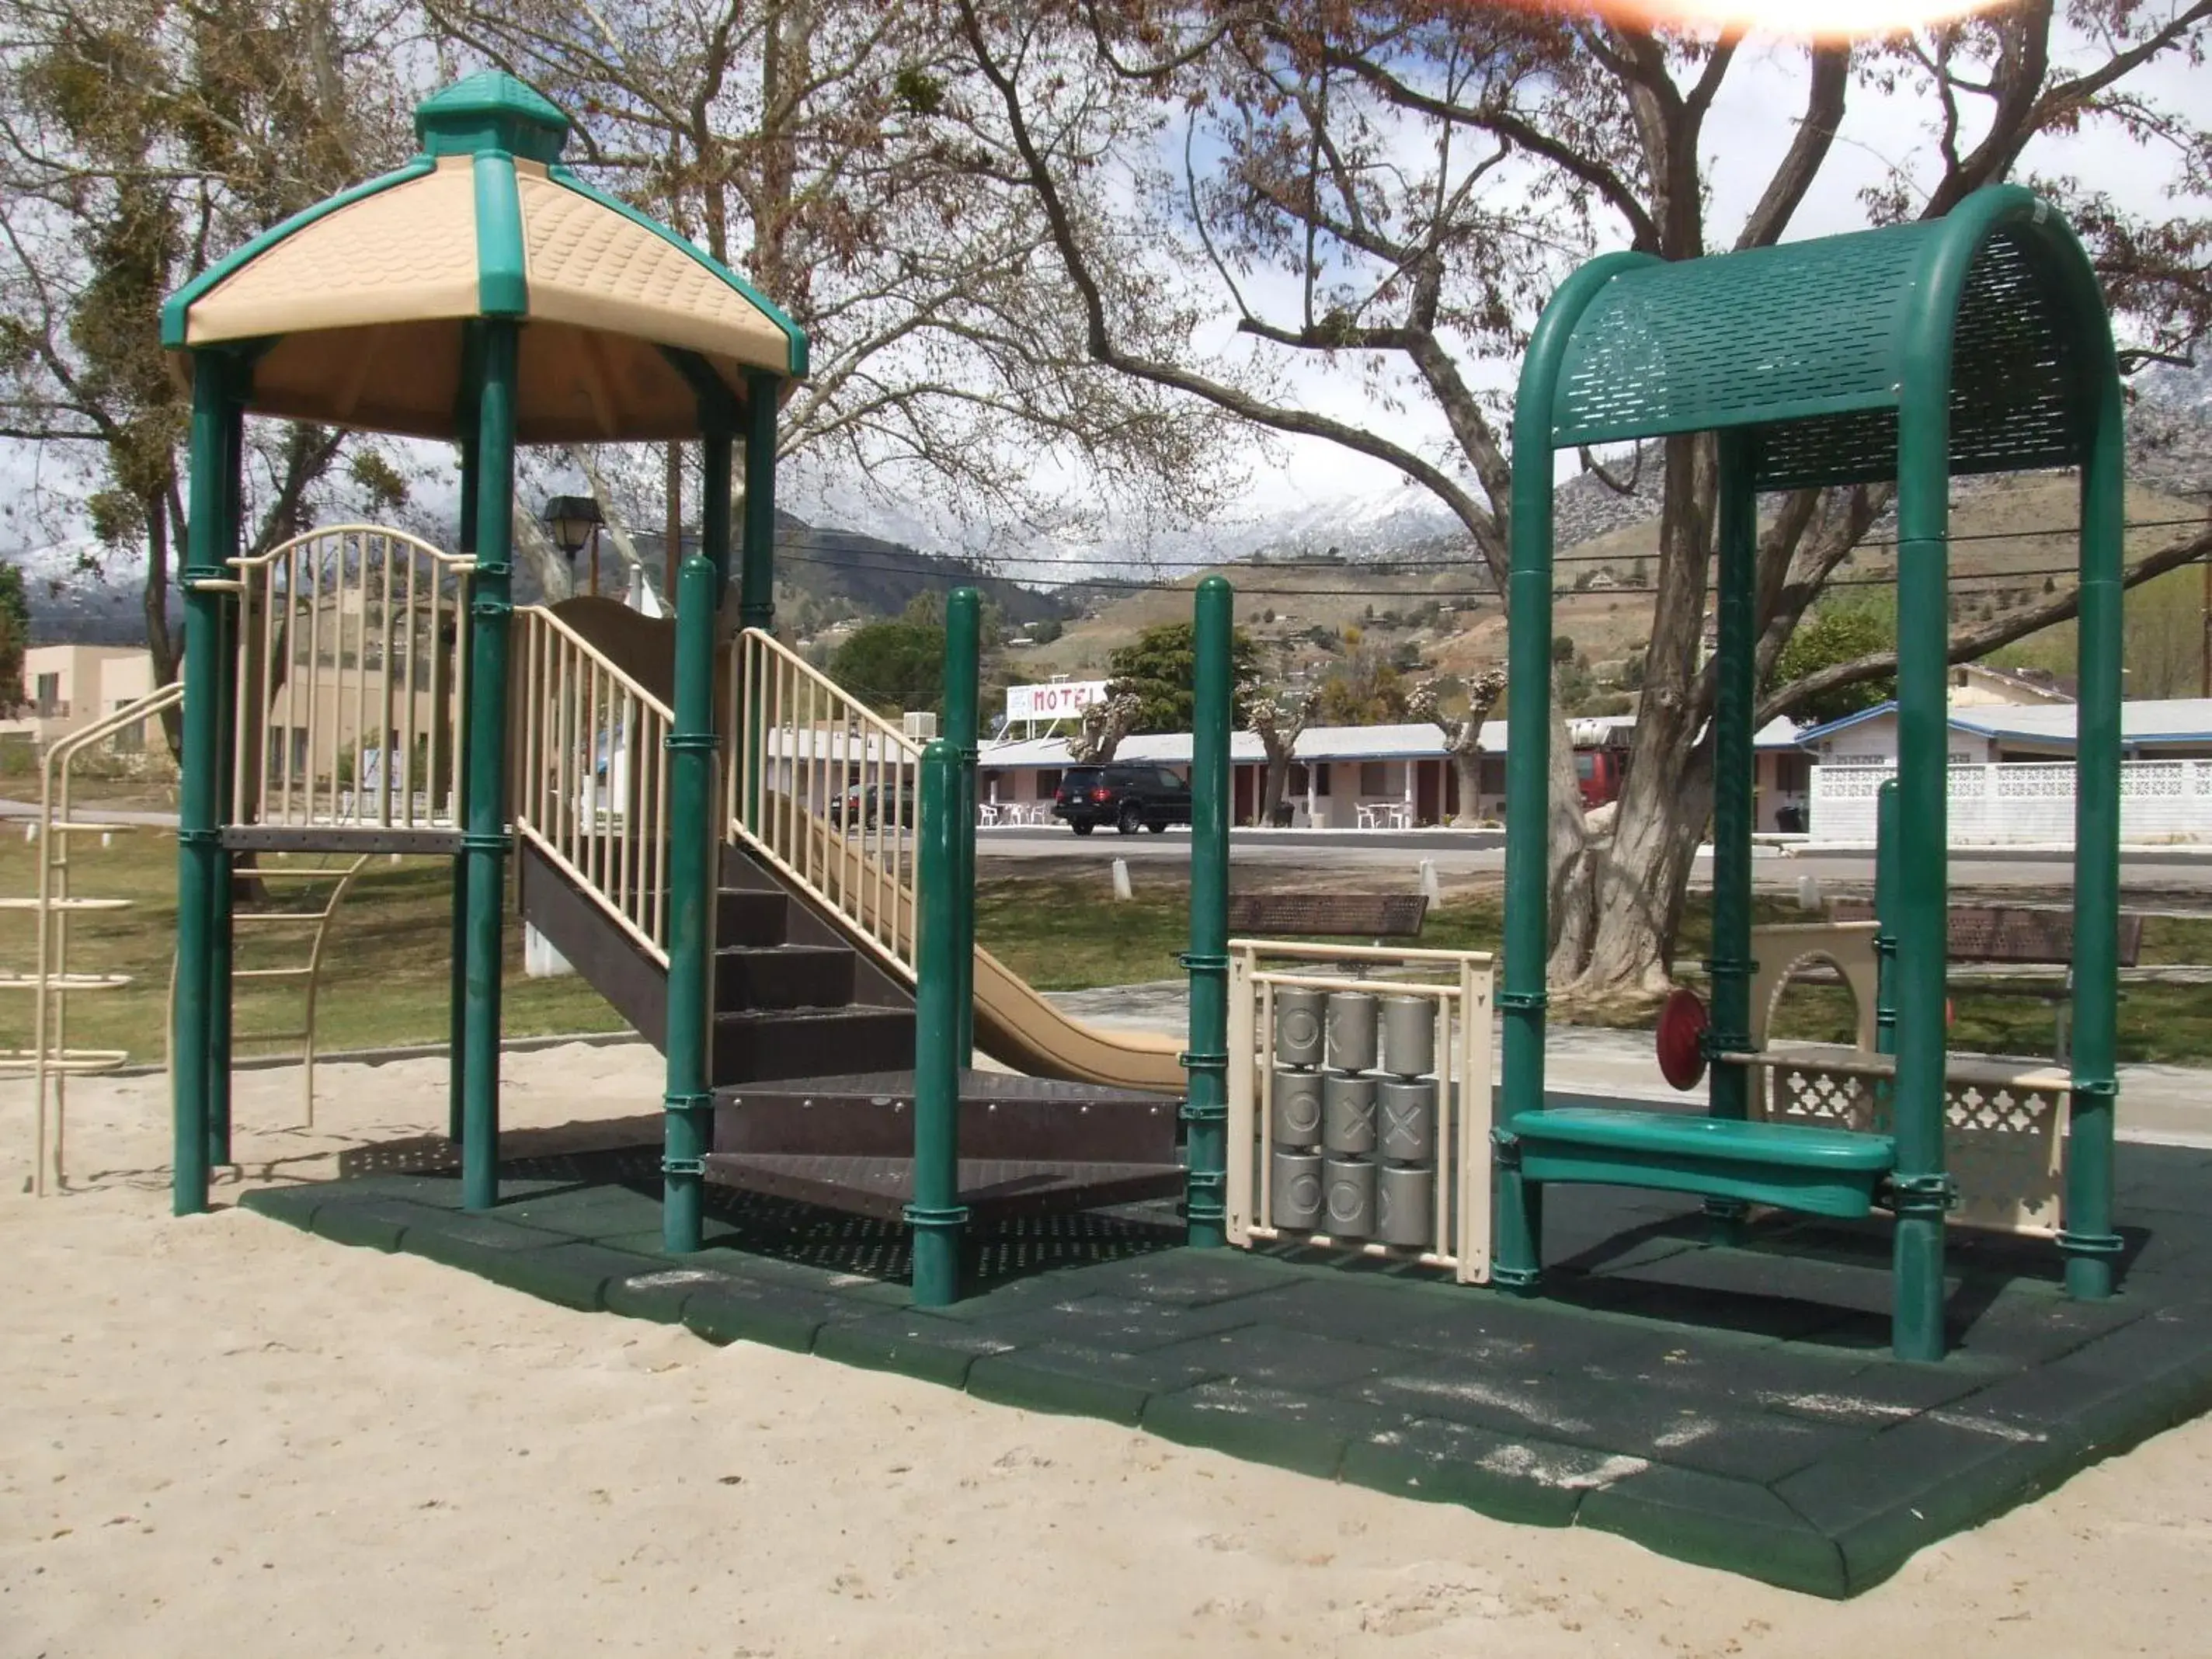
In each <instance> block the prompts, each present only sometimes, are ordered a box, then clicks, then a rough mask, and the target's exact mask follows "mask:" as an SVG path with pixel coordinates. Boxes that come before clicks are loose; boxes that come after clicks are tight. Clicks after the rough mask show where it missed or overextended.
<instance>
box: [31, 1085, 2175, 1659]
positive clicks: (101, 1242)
mask: <svg viewBox="0 0 2212 1659" xmlns="http://www.w3.org/2000/svg"><path fill="white" fill-rule="evenodd" d="M657 1065H658V1061H657V1059H656V1058H655V1057H654V1056H653V1055H652V1054H650V1052H649V1051H647V1050H645V1049H643V1048H637V1047H626V1048H586V1047H583V1046H580V1045H578V1046H572V1047H567V1048H556V1049H551V1050H546V1051H543V1052H540V1053H538V1054H528V1055H519V1056H514V1057H512V1058H511V1059H510V1060H509V1063H508V1078H509V1085H508V1091H507V1121H508V1123H509V1125H510V1126H512V1127H516V1128H536V1129H550V1128H552V1127H555V1126H562V1125H572V1124H574V1125H580V1126H581V1127H578V1128H576V1129H574V1130H572V1131H570V1132H569V1133H576V1134H588V1133H591V1127H590V1126H591V1124H592V1121H593V1120H599V1121H605V1120H607V1119H609V1118H612V1117H616V1116H623V1115H633V1114H635V1113H636V1112H637V1111H638V1110H639V1109H640V1108H641V1106H647V1105H649V1103H651V1102H652V1101H653V1098H654V1097H655V1096H656V1095H657V1093H658V1089H659V1081H658V1077H657V1075H656V1070H655V1068H656V1067H657ZM443 1088H444V1082H443V1073H442V1067H441V1063H439V1062H435V1061H406V1062H400V1063H396V1064H392V1065H388V1066H380V1067H373V1068H372V1067H368V1066H326V1067H325V1069H324V1073H323V1089H322V1103H321V1109H320V1112H319V1119H320V1121H319V1127H318V1128H317V1129H316V1130H314V1131H313V1132H309V1131H305V1130H300V1129H296V1128H286V1127H283V1126H284V1125H287V1124H290V1123H295V1122H296V1121H297V1118H298V1099H297V1078H296V1074H294V1073H283V1072H261V1073H247V1074H244V1075H243V1076H242V1077H241V1079H240V1091H239V1108H238V1115H239V1119H240V1124H241V1126H242V1127H241V1131H240V1135H239V1149H240V1153H241V1156H243V1157H244V1158H246V1164H245V1167H244V1169H243V1170H242V1172H240V1173H239V1174H238V1175H235V1176H231V1177H230V1178H228V1179H227V1180H226V1181H225V1182H223V1183H222V1185H221V1186H220V1187H219V1188H218V1199H219V1200H220V1201H221V1203H222V1206H223V1207H222V1208H221V1209H219V1210H218V1211H217V1212H216V1213H214V1214H212V1215H209V1216H206V1217H203V1218H195V1219H191V1220H188V1221H173V1220H171V1219H169V1218H168V1217H167V1194H166V1191H165V1188H164V1186H163V1182H164V1180H165V1173H166V1172H165V1170H163V1168H162V1165H163V1164H164V1161H165V1158H166V1151H165V1145H166V1136H167V1130H166V1116H167V1092H166V1085H165V1083H164V1080H163V1079H159V1078H146V1079H102V1080H94V1081H87V1082H83V1083H81V1084H80V1085H78V1086H77V1088H76V1090H75V1091H73V1097H72V1101H71V1107H72V1117H71V1121H70V1145H71V1153H70V1167H71V1170H72V1174H73V1176H74V1178H75V1182H76V1188H75V1189H74V1190H72V1191H70V1193H68V1194H65V1195H63V1196H60V1197H57V1198H49V1199H46V1200H34V1199H33V1198H32V1197H30V1196H29V1195H28V1194H27V1191H26V1188H27V1184H28V1176H29V1171H30V1156H29V1149H30V1145H31V1122H30V1117H31V1109H30V1099H31V1096H30V1089H29V1086H28V1085H27V1084H21V1083H15V1082H12V1081H11V1082H8V1083H4V1084H0V1188H4V1193H0V1260H4V1261H6V1262H7V1263H8V1266H9V1273H8V1281H7V1282H8V1291H7V1295H6V1299H5V1309H6V1313H5V1322H4V1326H5V1328H4V1338H0V1656H8V1659H13V1656H18V1655H21V1656H30V1655H45V1656H51V1659H64V1656H86V1655H109V1654H113V1655H131V1656H197V1655H202V1654H208V1655H214V1654H222V1655H225V1656H239V1659H254V1656H261V1655H270V1656H275V1655H283V1656H287V1659H289V1656H293V1655H296V1654H301V1653H308V1652H312V1653H316V1654H319V1655H320V1654H371V1653H377V1654H394V1655H405V1656H410V1659H428V1656H437V1655H448V1654H451V1655H471V1656H473V1655H483V1654H492V1653H499V1654H510V1655H524V1656H535V1655H548V1656H568V1655H580V1654H597V1653H603V1652H604V1653H621V1652H633V1651H635V1652H641V1653H645V1652H649V1653H652V1654H653V1655H655V1656H657V1659H678V1656H690V1655H702V1656H708V1655H711V1656H717V1659H734V1656H739V1655H775V1656H792V1655H805V1654H817V1653H832V1652H860V1651H870V1652H878V1653H898V1654H904V1655H934V1654H945V1655H956V1654H957V1655H963V1656H964V1655H972V1654H1025V1655H1027V1654H1045V1653H1078V1652H1080V1653H1091V1654H1137V1655H1142V1654H1154V1653H1159V1654H1167V1653H1184V1652H1200V1651H1203V1652H1206V1653H1209V1654H1244V1653H1282V1654H1295V1655H1299V1656H1307V1655H1337V1654H1370V1653H1371V1654H1383V1655H1391V1656H1399V1655H1402V1656H1407V1659H1415V1656H1429V1655H1452V1656H1463V1655H1468V1654H1473V1653H1485V1654H1492V1655H1503V1656H1512V1659H1547V1656H1553V1655H1559V1656H1565V1655H1574V1656H1577V1659H1587V1656H1591V1655H1613V1654H1621V1655H1670V1656H1681V1655H1693V1656H1704V1655H1752V1656H1765V1655H1791V1656H1829V1655H1838V1654H1846V1653H1863V1652H1881V1651H1899V1652H1902V1651H1912V1652H1918V1653H1928V1654H1940V1655H1943V1656H1946V1659H1966V1656H1976V1655H1985V1654H1986V1655H1996V1654H1999V1653H2006V1654H2009V1653H2014V1652H2016V1651H2019V1650H2021V1649H2022V1648H2024V1647H2025V1648H2028V1649H2032V1650H2036V1651H2039V1652H2041V1653H2044V1654H2049V1655H2054V1656H2072V1655H2078V1654H2089V1653H2098V1654H2112V1655H2121V1654H2152V1655H2185V1654H2202V1653H2203V1652H2205V1651H2206V1650H2207V1637H2206V1634H2205V1632H2206V1631H2207V1630H2208V1629H2212V1561H2209V1560H2208V1553H2207V1545H2208V1543H2212V1423H2200V1424H2197V1425H2191V1426H2190V1427H2188V1428H2185V1429H2183V1430H2181V1431H2177V1432H2175V1433H2172V1434H2169V1435H2166V1436H2165V1437H2161V1438H2160V1439H2159V1440H2157V1441H2155V1442H2153V1443H2150V1444H2148V1445H2146V1446H2144V1447H2143V1448H2142V1449H2139V1450H2137V1451H2136V1452H2135V1453H2134V1454H2132V1455H2129V1456H2127V1457H2124V1458H2120V1459H2118V1460H2116V1461H2114V1462H2111V1463H2108V1464H2106V1465H2104V1466H2102V1467H2100V1468H2095V1469H2092V1470H2090V1471H2089V1472H2087V1474H2083V1475H2081V1476H2080V1477H2078V1478H2077V1479H2075V1480H2074V1481H2072V1482H2071V1483H2070V1484H2069V1485H2068V1486H2066V1487H2064V1488H2063V1490H2062V1491H2060V1492H2057V1494H2055V1495H2054V1496H2052V1497H2051V1498H2047V1499H2045V1501H2044V1502H2042V1503H2040V1504H2036V1505H2035V1506H2033V1508H2030V1509H2028V1510H2022V1511H2020V1512H2017V1513H2015V1514H2012V1515H2009V1516H2004V1517H2002V1519H2000V1520H1998V1521H1996V1522H1994V1523H1992V1524H1991V1525H1990V1526H1988V1527H1986V1528H1982V1529H1981V1530H1979V1531H1978V1532H1975V1533H1972V1534H1966V1535H1965V1536H1962V1537H1959V1538H1956V1539H1954V1540H1952V1541H1949V1542H1948V1543H1946V1544H1944V1545H1942V1546H1940V1547H1936V1548H1935V1549H1932V1550H1929V1551H1927V1552H1925V1553H1923V1554H1922V1555H1921V1556H1920V1557H1918V1558H1917V1559H1916V1560H1915V1561H1913V1562H1912V1563H1911V1565H1909V1566H1908V1567H1907V1568H1906V1570H1905V1571H1904V1572H1903V1573H1902V1574H1901V1575H1900V1576H1899V1577H1898V1578H1896V1579H1895V1580H1893V1581H1892V1582H1891V1583H1888V1584H1887V1585H1884V1586H1883V1587H1881V1589H1877V1590H1875V1591H1874V1592H1873V1593H1871V1594H1869V1595H1866V1596H1863V1597H1862V1598H1861V1599H1859V1600H1858V1601H1854V1602H1850V1603H1848V1604H1844V1605H1837V1604H1832V1603H1828V1602H1823V1601H1813V1600H1809V1599H1807V1598H1804V1597H1800V1596H1796V1595H1790V1594H1788V1593H1785V1592H1783V1591H1778V1590H1773V1589H1766V1588H1765V1587H1763V1586H1760V1585H1757V1584H1753V1583H1745V1582H1743V1581H1741V1580H1738V1579H1735V1578H1731V1577H1726V1576H1723V1575H1721V1574H1717V1573H1713V1572H1708V1571H1702V1570H1699V1569H1696V1568H1691V1567H1685V1566H1681V1565H1676V1564H1674V1563H1672V1562H1668V1561H1665V1560H1662V1559H1659V1558H1657V1557H1656V1556H1653V1555H1650V1554H1649V1553H1646V1552H1644V1551H1643V1550H1641V1549H1639V1548H1638V1547H1635V1546H1634V1545H1631V1544H1627V1543H1624V1542H1622V1541H1619V1540H1616V1539H1613V1538H1608V1537H1605V1536H1602V1535H1600V1534H1589V1533H1579V1532H1572V1531H1569V1532H1559V1531H1550V1530H1544V1529H1541V1528H1519V1527H1509V1526H1505V1525H1503V1524H1500V1523H1498V1522H1492V1521H1488V1520H1486V1519H1484V1518H1483V1517H1481V1516H1475V1515H1471V1514H1468V1513H1465V1512H1463V1511H1461V1510H1452V1509H1448V1508H1440V1507H1431V1506H1428V1505H1424V1504H1413V1503H1409V1502H1406V1501H1402V1500H1399V1499H1394V1498H1384V1497H1382V1496H1380V1495H1377V1494H1375V1493H1370V1492H1361V1491H1358V1490H1355V1489H1352V1488H1347V1487H1339V1486H1332V1485H1328V1484H1326V1483H1322V1482H1318V1481H1314V1480H1308V1479H1305V1478H1303V1477H1300V1476H1297V1475H1291V1474H1284V1473H1281V1472H1279V1471H1276V1470H1272V1469H1266V1468H1256V1467H1252V1466H1249V1465H1245V1464H1241V1463H1237V1462H1233V1461H1232V1460H1231V1459H1229V1458H1227V1457H1224V1456H1220V1455H1216V1454H1212V1453H1207V1452H1199V1451H1189V1450H1185V1449H1181V1448H1178V1447H1174V1446H1170V1445H1168V1444H1166V1443H1164V1442H1160V1441H1158V1440H1153V1439H1151V1438H1148V1437H1146V1436H1144V1435H1141V1434H1138V1433H1134V1432H1131V1431H1126V1430H1122V1429H1119V1428H1114V1427H1110V1426H1108V1425H1103V1424H1098V1423H1091V1422H1084V1421H1078V1420H1073V1419H1060V1418H1051V1417H1040V1416H1033V1415H1030V1414H1029V1413H1023V1412H1018V1411H1013V1410H1009V1409H1005V1408H1001V1407H994V1406H988V1405H984V1404H981V1403H978V1402H976V1401H970V1400H969V1399H968V1398H966V1397H965V1396H963V1395H957V1394H954V1393H951V1392H950V1391H947V1390H945V1389H937V1388H933V1387H930V1386H928V1385H926V1384H923V1383H914V1382H909V1381H907V1380H905V1379H902V1378H898V1377H891V1376H879V1375H876V1374H872V1373H868V1372H863V1371H855V1370H847V1369H845V1368H842V1367H840V1366H837V1365H835V1364H829V1363H828V1362H826V1361H822V1360H816V1359H811V1358H798V1357H794V1356H792V1355H788V1354H784V1353H781V1352H772V1351H769V1350H766V1349H761V1348H756V1347H749V1346H738V1347H732V1348H729V1349H726V1350H716V1349H714V1348H712V1347H709V1346H707V1345H706V1344H704V1343H702V1342H700V1341H698V1340H696V1339H694V1338H692V1337H691V1336H690V1335H688V1334H685V1333H684V1332H682V1331H681V1330H671V1329H668V1328H662V1327H659V1326H653V1325H644V1324H638V1323H634V1322H629V1321H624V1320H619V1319H615V1318H611V1317H609V1316H593V1315H586V1314H576V1313H570V1312H568V1311H565V1310H562V1309H558V1308H554V1307H550V1306H547V1305H544V1304H539V1303H537V1302H533V1301H532V1300H530V1299H528V1298H527V1297H524V1296H521V1295H520V1294H518V1293H515V1292H513V1291H505V1290H501V1289H500V1288H498V1287H497V1286H495V1285H490V1284H488V1283H485V1282H483V1281H481V1280H478V1279H473V1278H471V1277H470V1276H468V1275H467V1274H465V1273H456V1272H453V1271H449V1270H447V1269H444V1268H441V1267H434V1266H432V1265H430V1264H428V1263H427V1262H423V1261H416V1260H412V1259H410V1258H407V1257H404V1256H386V1255H379V1254H377V1253H374V1252H373V1251H368V1250H360V1249H344V1248H342V1247H340V1246H337V1245H333V1244H329V1243H323V1242H321V1241H319V1240H317V1239H313V1238H310V1237H306V1236H304V1235H302V1234H300V1233H297V1232H295V1231H292V1230H291V1229H289V1228H288V1227H285V1226H283V1225H278V1224H276V1223H274V1222H270V1221H267V1220H264V1219H262V1218H258V1217H256V1216H253V1215H250V1214H247V1213H245V1212H240V1211H238V1210H236V1209H234V1208H233V1207H230V1206H231V1205H232V1204H233V1203H234V1200H235V1199H236V1197H237V1195H238V1193H239V1191H240V1186H241V1182H266V1181H271V1180H295V1179H301V1178H314V1177H318V1176H324V1175H327V1174H329V1173H330V1172H331V1170H333V1169H334V1168H335V1159H336V1157H337V1154H338V1153H339V1152H342V1151H343V1150H345V1149H347V1148H349V1147H360V1146H374V1145H377V1144H380V1143H389V1142H392V1141H401V1140H405V1139H410V1137H414V1136H417V1135H421V1134H423V1133H428V1132H429V1131H431V1130H432V1129H434V1128H435V1127H437V1126H438V1125H439V1124H441V1122H442V1121H443V1115H444V1095H443Z"/></svg>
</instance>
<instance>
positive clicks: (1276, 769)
mask: <svg viewBox="0 0 2212 1659" xmlns="http://www.w3.org/2000/svg"><path fill="white" fill-rule="evenodd" d="M1290 781H1291V751H1290V750H1287V749H1285V750H1283V752H1282V753H1280V754H1274V753H1273V752H1270V753H1269V755H1268V757H1267V779H1266V781H1264V782H1263V783H1262V784H1261V787H1260V827H1261V829H1266V828H1267V826H1268V825H1269V824H1271V823H1273V822H1274V821H1275V809H1276V808H1277V807H1278V806H1280V805H1282V804H1283V791H1284V789H1285V787H1288V785H1289V783H1290Z"/></svg>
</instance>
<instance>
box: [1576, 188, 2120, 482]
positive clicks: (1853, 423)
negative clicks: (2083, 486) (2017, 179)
mask: <svg viewBox="0 0 2212 1659" xmlns="http://www.w3.org/2000/svg"><path fill="white" fill-rule="evenodd" d="M1947 228H1948V222H1946V221H1941V220H1937V221H1930V222H1923V223H1916V224H1910V225H1899V226H1895V227H1893V228H1887V229H1881V230H1872V231H1861V232H1857V233H1856V234H1850V235H1846V236H1830V237H1823V238H1820V239H1819V240H1813V241H1805V242H1794V243H1789V244H1786V245H1784V246H1780V247H1771V248H1758V249H1753V250H1749V251H1747V252H1741V253H1729V254H1718V255H1715V256H1713V257H1712V258H1704V259H1692V260H1684V261H1681V262H1680V263H1676V264H1662V263H1659V262H1656V261H1654V262H1651V263H1650V264H1641V265H1637V266H1634V267H1632V268H1630V269H1627V270H1622V271H1620V273H1619V274H1618V275H1616V276H1613V278H1612V280H1611V281H1609V282H1607V283H1606V284H1605V285H1604V287H1603V288H1601V289H1600V290H1599V291H1598V292H1597V293H1596V295H1594V296H1593V297H1592V299H1591V300H1590V302H1589V307H1588V308H1587V309H1586V310H1584V311H1583V314H1582V316H1581V318H1580V319H1579V321H1578V322H1577V325H1575V327H1574V331H1573V334H1572V337H1571V340H1570V341H1569V343H1568V344H1567V347H1566V349H1565V354H1564V357H1563V359H1562V361H1561V363H1560V372H1559V379H1558V382H1557V391H1556V392H1555V394H1554V397H1553V419H1552V423H1551V424H1552V432H1551V436H1552V442H1553V447H1568V446H1571V445H1579V444H1602V443H1612V442H1618V441H1623V440H1627V439H1636V438H1651V437H1661V436H1664V435H1668V434H1671V433H1680V432H1705V431H1718V430H1724V429H1729V428H1751V429H1752V430H1753V432H1754V433H1755V434H1756V437H1755V440H1754V443H1753V453H1754V455H1755V457H1756V473H1757V477H1758V483H1759V488H1761V489H1795V488H1799V487H1802V486H1806V485H1811V484H1829V483H1863V482H1867V481H1869V480H1874V479H1882V478H1890V477H1895V476H1896V472H1897V406H1898V401H1899V395H1900V393H1901V392H1902V390H1903V387H1904V385H1905V380H1906V379H1907V376H1908V373H1909V368H1910V365H1909V364H1908V362H1907V354H1908V351H1909V349H1911V348H1910V346H1909V342H1910V341H1911V339H1912V338H1913V326H1912V325H1913V319H1914V317H1915V314H1916V307H1917V304H1918V303H1919V301H1920V299H1921V289H1922V288H1923V284H1924V283H1925V282H1926V281H1927V280H1928V270H1929V264H1930V262H1931V258H1932V256H1933V255H1934V254H1935V253H1936V252H1938V245H1939V242H1940V240H1941V239H1942V238H1943V237H1944V236H1945V234H1947ZM2043 250H2044V244H2043V243H2042V242H2041V241H2039V240H2038V239H2035V238H2033V237H2032V236H2031V235H2030V234H2027V229H2026V228H2025V227H2024V226H2022V225H2021V224H2019V223H2006V224H2000V225H1999V226H1998V227H1997V228H1996V229H1995V231H1994V232H1993V233H1992V234H1990V236H1989V237H1988V238H1987V239H1986V240H1984V242H1983V244H1982V245H1981V247H1980V249H1979V251H1978V253H1977V255H1976V258H1975V259H1974V263H1973V264H1972V269H1971V272H1970V274H1969V276H1968V278H1967V282H1966V289H1965V291H1964V293H1963V295H1961V296H1960V302H1959V306H1958V309H1957V312H1956V314H1955V321H1954V336H1953V338H1954V345H1953V353H1952V359H1953V361H1952V374H1951V399H1950V405H1951V458H1950V459H1951V468H1952V471H1954V472H1960V473H1966V472H1990V471H2011V470H2014V469H2019V468H2031V467H2045V466H2060V465H2068V464H2070V463H2071V462H2073V461H2075V460H2076V459H2079V447H2080V446H2079V432H2078V416H2079V413H2080V410H2081V394H2082V388H2083V376H2082V373H2081V371H2082V369H2083V368H2084V362H2083V359H2082V357H2081V345H2082V342H2081V338H2080V328H2081V323H2080V321H2079V320H2078V319H2075V318H2074V317H2073V316H2072V315H2071V314H2070V313H2069V307H2068V306H2067V304H2066V301H2065V287H2064V279H2063V274H2062V273H2061V272H2059V271H2058V270H2057V269H2056V268H2055V266H2054V264H2053V261H2052V260H2051V258H2049V257H2048V256H2047V255H2046V254H2045V252H2044V251H2043ZM2096 320H2097V321H2098V323H2099V324H2100V325H2101V323H2102V319H2101V318H2100V319H2096Z"/></svg>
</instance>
